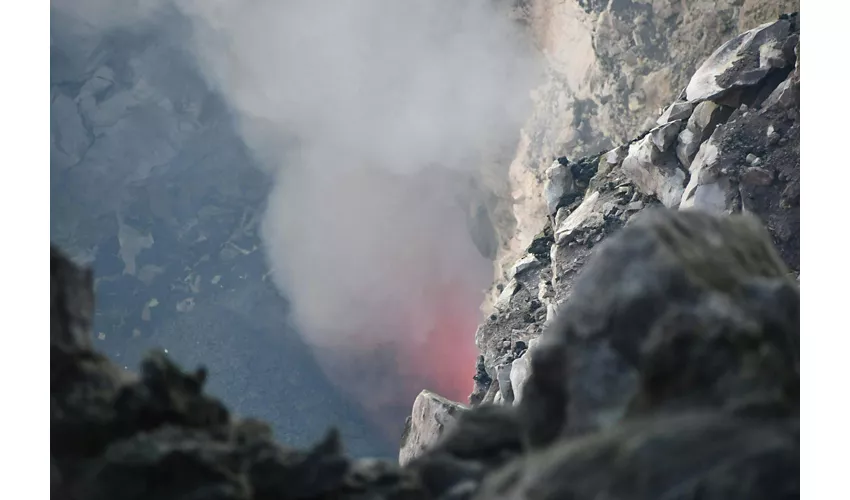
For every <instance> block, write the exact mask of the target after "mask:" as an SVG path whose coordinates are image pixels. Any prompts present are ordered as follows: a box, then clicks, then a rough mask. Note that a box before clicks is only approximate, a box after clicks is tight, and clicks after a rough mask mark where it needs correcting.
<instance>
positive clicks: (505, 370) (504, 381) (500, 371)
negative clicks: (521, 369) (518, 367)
mask: <svg viewBox="0 0 850 500" xmlns="http://www.w3.org/2000/svg"><path fill="white" fill-rule="evenodd" d="M496 380H498V381H499V395H498V396H496V397H497V398H498V397H499V396H501V399H500V402H501V403H502V404H508V405H510V404H512V403H513V402H514V392H513V388H512V387H511V360H506V361H504V362H501V363H499V364H497V365H496Z"/></svg>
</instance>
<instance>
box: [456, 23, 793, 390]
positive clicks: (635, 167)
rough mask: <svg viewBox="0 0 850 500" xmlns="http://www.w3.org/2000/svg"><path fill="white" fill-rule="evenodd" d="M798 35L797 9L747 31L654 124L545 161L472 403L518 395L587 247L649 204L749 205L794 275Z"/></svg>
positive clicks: (480, 340) (482, 337)
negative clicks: (582, 153) (533, 223)
mask: <svg viewBox="0 0 850 500" xmlns="http://www.w3.org/2000/svg"><path fill="white" fill-rule="evenodd" d="M798 44H799V17H798V16H796V15H794V16H788V17H784V18H782V19H780V20H778V21H775V22H772V23H768V24H765V25H763V26H761V27H757V28H754V29H753V30H750V31H747V32H745V33H743V34H741V35H739V36H738V37H735V38H733V39H732V40H729V41H728V42H727V43H725V44H724V45H722V46H721V47H720V48H718V49H717V51H715V53H714V54H712V55H711V56H710V57H709V58H708V59H707V60H706V61H705V62H704V64H703V65H701V66H700V68H699V69H698V70H697V71H696V72H695V74H694V75H693V78H692V79H691V80H690V82H689V83H688V85H687V88H686V89H685V91H684V92H683V93H682V96H681V98H680V99H678V100H676V101H675V102H673V103H672V104H670V106H668V107H667V109H666V110H665V111H664V113H662V114H661V116H660V117H659V118H658V120H657V124H656V126H655V128H653V129H651V130H650V131H649V132H647V133H645V134H644V135H642V136H640V137H638V138H637V139H635V140H633V141H631V142H629V143H627V144H623V145H621V146H618V147H617V148H614V149H612V150H611V151H609V152H607V153H604V154H601V155H594V156H590V157H585V158H582V159H580V160H577V161H570V160H569V159H567V158H566V157H562V158H559V159H558V160H556V161H555V162H554V163H553V164H552V165H551V166H550V167H549V168H548V169H547V170H546V172H545V178H546V181H545V183H544V188H543V193H542V196H541V198H542V201H543V202H544V204H545V205H546V206H547V211H548V212H549V215H548V216H547V217H546V218H544V222H545V226H544V229H543V231H541V233H540V234H539V235H538V236H537V237H536V238H535V239H534V240H533V241H532V243H531V245H530V246H529V247H528V249H527V251H526V253H525V255H522V256H520V258H519V260H517V261H516V262H514V263H513V266H512V267H511V268H510V270H509V272H508V274H507V276H506V279H505V280H504V281H502V282H500V283H498V284H497V289H498V290H499V291H500V295H499V296H498V299H497V300H496V301H495V303H494V307H493V311H492V313H491V314H490V316H489V317H488V318H487V319H486V320H485V321H484V323H483V324H482V325H481V326H480V327H479V329H478V332H477V334H476V342H477V344H478V346H479V348H480V350H481V354H482V356H483V359H482V362H481V363H480V370H479V376H478V377H477V378H478V379H479V382H478V383H477V385H476V389H475V392H474V393H473V395H472V402H473V403H479V402H482V401H484V402H491V401H497V402H500V401H505V402H507V403H508V404H510V402H511V401H512V400H513V399H515V398H517V396H518V395H521V393H522V385H523V384H524V381H525V379H526V378H527V374H528V369H527V367H528V364H529V363H528V360H523V359H522V358H523V353H524V352H526V350H527V349H528V348H529V346H533V344H534V342H535V340H534V339H535V338H536V337H537V336H538V335H539V333H540V332H541V331H542V329H543V326H544V324H545V322H546V321H547V319H549V320H551V318H552V317H553V314H554V312H555V311H556V309H558V308H559V307H560V306H561V304H563V303H565V301H567V299H568V298H569V297H570V296H571V294H572V289H573V283H574V280H575V278H576V276H577V274H578V273H579V272H580V270H581V269H582V268H583V266H584V264H585V262H586V261H587V259H588V258H589V256H590V255H592V253H593V252H594V249H595V247H596V246H597V245H598V244H599V243H600V242H602V241H603V240H604V239H605V238H606V237H607V236H608V235H610V234H612V233H614V232H616V231H617V230H619V229H620V228H622V227H624V226H625V225H627V224H628V222H629V220H630V219H631V218H632V217H633V216H634V215H635V214H637V213H639V212H641V211H642V210H645V209H647V208H650V207H654V206H666V207H668V208H671V209H682V210H687V209H699V210H703V211H707V212H710V213H717V214H724V213H741V212H743V213H752V214H755V215H757V216H758V217H759V218H760V219H761V220H762V221H764V223H765V224H766V225H767V227H768V228H769V230H770V232H771V235H772V237H773V239H774V242H775V244H776V246H777V248H778V250H779V253H780V255H781V256H782V258H783V260H784V261H785V263H786V264H787V265H788V266H789V268H790V269H791V271H792V272H794V273H797V274H799V265H800V263H799V249H800V235H799V229H800V215H799V192H800V122H799V109H800V107H799V106H800V102H799V85H800V68H799V50H798ZM606 286H617V284H614V283H606ZM531 351H532V352H533V348H532V349H531ZM532 356H533V354H532ZM598 356H601V358H600V360H599V362H600V363H603V362H606V361H604V360H603V358H605V356H607V355H606V354H605V353H598ZM587 363H588V364H590V365H595V364H596V362H592V361H588V362H587ZM600 390H601V389H600ZM603 392H604V391H603Z"/></svg>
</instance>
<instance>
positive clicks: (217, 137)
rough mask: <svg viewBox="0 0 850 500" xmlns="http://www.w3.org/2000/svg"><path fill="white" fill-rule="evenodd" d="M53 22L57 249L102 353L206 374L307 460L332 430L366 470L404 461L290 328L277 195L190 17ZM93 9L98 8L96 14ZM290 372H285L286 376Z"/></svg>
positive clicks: (56, 12)
mask: <svg viewBox="0 0 850 500" xmlns="http://www.w3.org/2000/svg"><path fill="white" fill-rule="evenodd" d="M84 4H85V2H77V1H70V2H60V3H58V4H56V5H54V6H52V7H51V56H50V76H51V96H50V99H51V101H50V102H51V107H50V110H51V116H50V120H51V155H50V179H51V192H50V199H51V203H50V208H51V218H50V219H51V220H50V223H51V224H50V226H51V227H50V237H51V241H52V242H53V243H55V244H57V245H58V246H60V247H61V248H62V249H63V250H65V251H66V252H68V253H69V254H71V255H72V257H73V258H74V259H75V260H76V261H78V262H84V263H87V264H90V265H91V266H92V267H93V268H94V270H95V274H96V279H95V289H96V291H97V296H98V308H97V312H96V315H95V317H94V318H93V321H94V328H95V343H96V344H97V345H98V348H99V349H101V350H102V351H104V352H105V353H107V355H108V356H110V358H111V359H113V360H114V361H115V362H116V363H118V364H119V365H120V366H122V367H123V366H126V367H133V366H136V365H137V364H138V363H139V361H140V359H141V358H142V356H143V354H144V353H145V352H147V351H148V350H150V349H154V348H164V349H167V350H168V352H169V354H170V355H171V356H172V357H174V358H175V359H180V360H182V361H183V362H186V363H190V364H196V363H201V362H203V363H204V364H205V365H206V366H208V368H209V370H210V371H211V373H213V374H215V375H216V376H215V377H214V378H213V382H212V384H211V386H210V389H211V391H212V392H213V393H214V394H216V395H218V396H220V397H222V398H223V399H225V400H226V401H227V402H228V403H229V404H230V405H232V406H233V407H234V408H235V409H237V411H240V412H244V413H248V414H252V415H255V416H258V417H262V418H264V419H266V420H268V421H269V422H270V423H271V425H272V426H273V427H274V428H275V430H276V431H277V432H278V433H279V434H281V435H285V436H287V439H288V440H290V441H292V442H293V443H300V444H307V443H309V442H311V441H312V440H314V439H316V438H317V437H319V436H320V435H321V434H322V433H323V432H324V430H325V429H326V428H327V427H328V426H329V425H333V424H340V425H341V426H342V429H341V431H342V434H343V435H345V436H346V438H347V440H348V441H350V442H351V446H352V447H353V449H354V450H356V452H357V453H359V454H365V455H372V454H376V453H383V454H389V453H391V452H392V446H391V445H388V444H384V445H383V446H382V443H383V442H384V438H383V437H382V436H381V435H380V433H379V432H378V431H377V429H373V428H372V426H371V425H370V424H368V422H366V420H365V419H364V418H362V417H361V416H360V411H361V410H360V408H358V407H357V405H356V404H353V403H351V402H348V401H346V400H345V398H344V397H343V396H341V395H340V394H339V393H338V391H337V390H336V389H335V388H334V387H333V385H332V384H331V383H329V382H328V380H327V379H326V378H325V376H324V375H323V372H322V371H321V370H320V369H319V367H318V366H317V364H316V363H315V361H314V359H313V355H312V352H311V350H310V349H309V347H308V346H306V345H305V344H304V342H303V341H302V340H301V338H300V337H299V335H298V334H297V332H296V331H295V330H294V329H293V328H292V327H291V326H290V323H291V322H290V317H289V312H290V311H289V304H288V303H287V301H286V300H285V299H283V298H282V297H281V296H280V293H279V292H278V291H277V289H276V288H275V286H274V284H273V283H272V281H271V279H268V277H267V274H268V272H269V271H268V266H267V264H266V261H265V257H264V255H263V252H262V250H261V246H262V243H261V241H260V235H259V226H260V219H261V216H262V213H263V210H264V209H265V203H266V198H267V196H268V191H269V186H270V183H271V179H270V177H269V176H267V175H266V174H265V173H264V172H263V171H262V170H261V169H260V168H259V167H258V165H257V162H256V161H255V160H254V158H252V156H251V155H250V153H249V152H248V151H247V149H246V147H245V146H244V144H243V142H242V139H241V138H240V137H239V135H238V133H237V131H236V130H235V125H234V120H233V117H232V116H231V113H230V111H229V110H228V108H227V105H226V104H225V102H224V101H223V100H222V98H221V96H219V95H218V94H217V93H216V92H214V91H213V90H212V89H211V88H210V87H209V86H208V85H207V83H206V82H205V81H204V79H203V78H202V75H201V73H200V71H199V69H198V68H197V67H196V64H195V60H194V57H193V56H192V55H191V54H190V53H188V52H187V49H186V48H185V47H186V45H187V43H186V38H187V37H188V36H189V32H190V31H189V29H188V26H187V23H186V21H185V20H184V19H182V18H181V16H180V15H178V14H177V13H175V12H173V11H172V10H170V9H164V10H163V11H161V12H158V13H157V14H156V15H154V14H151V16H152V17H149V18H142V19H136V18H137V17H139V16H138V15H135V14H134V16H131V19H132V20H133V22H132V24H123V23H120V22H118V20H114V19H113V20H109V22H107V21H105V20H103V19H96V18H87V17H85V18H84V17H81V16H82V15H83V13H87V14H90V15H92V16H95V15H101V16H104V17H106V16H109V14H110V13H116V12H121V11H122V9H123V10H128V11H133V12H135V11H134V10H133V8H134V7H137V6H134V5H127V6H122V7H115V8H112V7H110V8H109V9H101V10H97V9H87V10H83V11H80V12H77V11H76V10H75V9H77V8H78V7H79V6H80V5H84ZM95 4H96V3H92V4H91V5H95ZM282 367H285V369H282Z"/></svg>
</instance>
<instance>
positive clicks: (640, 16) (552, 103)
mask: <svg viewBox="0 0 850 500" xmlns="http://www.w3.org/2000/svg"><path fill="white" fill-rule="evenodd" d="M513 5H514V8H515V10H516V12H517V14H516V15H517V17H518V18H519V19H521V20H522V21H523V22H525V23H526V24H527V25H528V27H529V30H530V32H531V33H532V34H533V36H534V38H535V40H536V42H537V45H538V47H539V48H540V50H541V52H542V53H543V54H544V56H545V59H546V68H547V72H546V77H545V79H544V81H543V83H542V84H541V85H540V86H539V87H538V88H537V89H535V91H534V93H533V102H534V104H533V110H532V112H531V116H530V117H529V119H528V121H527V122H526V124H525V125H524V127H523V128H522V131H521V134H520V141H519V145H518V147H517V149H516V152H515V154H514V155H513V157H512V159H510V158H509V159H508V160H507V161H508V162H509V163H510V167H509V169H508V173H507V177H508V183H507V184H506V185H500V184H498V183H491V184H492V185H493V187H494V188H495V189H497V190H498V194H499V196H498V197H496V201H495V203H491V204H490V206H491V219H492V221H493V223H494V225H495V227H496V230H497V232H498V234H499V247H498V248H499V252H498V254H497V257H496V268H495V278H496V282H497V283H498V282H500V281H501V280H503V279H505V277H506V276H507V274H508V273H509V272H510V269H511V266H512V265H513V263H514V262H515V261H516V260H517V259H519V258H521V257H522V255H523V254H524V253H525V249H526V248H527V247H528V245H529V244H530V243H531V242H532V241H533V240H534V238H535V237H536V235H537V234H538V233H540V231H542V230H543V228H544V225H545V223H546V219H547V215H548V212H547V207H546V203H545V197H544V196H543V191H544V184H545V181H546V175H545V173H546V170H547V168H548V167H549V166H550V165H551V163H552V159H553V158H557V157H562V156H569V157H570V158H578V157H582V156H585V155H591V154H596V153H597V152H600V151H607V150H610V149H611V148H613V147H614V146H616V145H618V144H624V143H626V142H628V141H629V140H630V139H631V138H634V137H636V136H641V135H643V134H644V133H645V132H646V131H648V130H649V129H650V128H653V127H655V121H656V118H657V117H658V115H659V114H660V113H661V110H662V109H663V108H665V107H666V106H667V105H668V104H669V103H670V102H671V101H673V100H674V99H676V98H677V96H679V95H680V94H681V92H682V90H683V89H684V88H685V86H686V85H687V84H688V81H689V79H690V77H691V75H692V74H693V73H694V71H696V69H697V67H698V66H699V65H700V64H701V63H702V62H703V61H704V60H705V58H707V57H708V56H709V55H710V54H711V53H712V52H713V51H714V50H715V49H716V48H717V47H719V46H720V45H721V44H723V43H724V42H726V41H727V40H729V39H731V38H734V37H735V36H736V35H737V34H738V33H741V32H744V31H747V30H749V29H751V28H754V27H756V26H759V25H761V24H763V23H765V22H770V21H773V20H775V19H776V18H778V17H779V15H780V14H783V13H788V12H797V11H799V9H800V3H799V0H721V1H714V0H711V1H709V0H689V1H687V2H679V1H673V0H651V1H647V0H615V1H610V0H599V1H597V0H575V1H573V0H570V1H557V0H517V1H514V2H513ZM499 172H500V174H499V175H500V176H501V175H502V174H501V170H499ZM498 294H499V291H498V290H495V289H493V290H492V291H491V293H490V294H489V295H488V299H487V301H485V303H484V307H483V308H484V310H485V313H486V314H489V313H490V312H491V311H490V308H491V307H492V303H493V302H494V301H495V299H496V297H497V296H498Z"/></svg>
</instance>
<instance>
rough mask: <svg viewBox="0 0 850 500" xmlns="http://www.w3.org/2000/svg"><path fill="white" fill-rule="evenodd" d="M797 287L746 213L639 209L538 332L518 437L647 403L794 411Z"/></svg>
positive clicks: (581, 424) (580, 428)
mask: <svg viewBox="0 0 850 500" xmlns="http://www.w3.org/2000/svg"><path fill="white" fill-rule="evenodd" d="M798 337H799V290H798V288H797V284H796V281H795V280H794V279H792V278H791V277H789V271H788V268H787V267H786V266H785V264H784V263H783V262H782V259H781V258H780V257H779V255H778V254H777V252H776V250H775V248H774V247H773V244H772V242H771V238H770V235H769V234H768V233H767V231H766V230H765V229H764V227H763V226H761V225H760V223H759V222H757V220H756V219H755V218H753V217H751V216H744V215H738V216H733V217H728V218H718V217H714V216H711V215H708V214H705V213H702V212H695V211H686V212H673V211H667V210H654V211H649V212H645V213H642V214H640V216H639V217H636V218H635V219H634V220H633V221H632V222H631V223H630V224H628V225H627V226H626V227H625V228H624V229H622V230H621V231H620V232H619V233H617V234H616V236H615V237H613V238H612V239H609V240H607V242H606V243H604V244H603V245H602V246H601V247H600V248H599V250H598V251H597V252H596V253H595V254H594V255H593V256H592V258H591V260H590V261H589V262H588V264H587V265H586V266H585V268H584V269H583V272H582V274H581V275H580V276H579V277H578V278H577V280H576V282H575V284H574V286H573V290H572V294H571V296H570V298H569V300H568V301H567V302H566V303H565V304H564V306H563V308H562V310H561V311H559V319H557V320H556V321H555V323H554V324H553V325H552V327H551V328H550V329H549V331H547V332H545V333H544V335H543V336H542V337H541V343H540V345H539V346H538V350H537V352H536V353H535V356H534V359H533V361H532V373H531V377H530V379H529V381H528V382H527V383H526V385H525V388H524V389H523V399H522V402H521V404H520V406H519V409H520V412H521V414H522V415H523V417H524V418H525V420H526V423H527V430H528V432H529V433H530V434H529V441H530V442H531V443H533V444H535V445H540V444H543V443H549V442H551V441H553V440H555V439H557V438H558V437H559V436H560V435H562V434H565V433H567V434H569V433H573V432H584V431H586V430H588V429H597V428H606V427H610V426H611V425H613V424H615V423H616V422H618V421H619V420H620V419H621V418H622V417H623V416H625V415H627V414H630V413H634V412H642V411H645V410H646V409H648V408H652V409H657V408H661V407H663V408H712V409H724V410H730V411H736V412H737V411H742V412H747V411H755V412H776V413H780V414H788V415H790V414H794V413H795V412H796V411H797V407H798V404H799V401H798V397H799V393H798V390H799V386H798V384H799V372H798V363H799V347H798V343H797V342H798Z"/></svg>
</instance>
